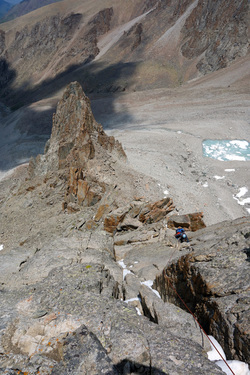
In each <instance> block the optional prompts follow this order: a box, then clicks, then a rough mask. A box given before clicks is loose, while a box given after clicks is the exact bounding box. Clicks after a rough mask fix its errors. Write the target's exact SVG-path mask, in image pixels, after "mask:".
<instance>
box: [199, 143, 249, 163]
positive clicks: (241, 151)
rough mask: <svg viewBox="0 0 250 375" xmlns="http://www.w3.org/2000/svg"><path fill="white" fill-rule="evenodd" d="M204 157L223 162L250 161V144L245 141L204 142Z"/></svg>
mask: <svg viewBox="0 0 250 375" xmlns="http://www.w3.org/2000/svg"><path fill="white" fill-rule="evenodd" d="M202 150H203V155H204V156H206V157H209V158H212V159H217V160H221V161H229V160H239V161H246V160H250V143H249V142H248V141H245V140H232V141H231V140H213V139H206V140H204V141H203V142H202Z"/></svg>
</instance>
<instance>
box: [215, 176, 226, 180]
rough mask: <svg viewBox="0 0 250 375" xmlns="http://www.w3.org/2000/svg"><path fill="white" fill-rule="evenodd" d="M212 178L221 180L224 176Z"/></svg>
mask: <svg viewBox="0 0 250 375" xmlns="http://www.w3.org/2000/svg"><path fill="white" fill-rule="evenodd" d="M214 178H215V179H216V180H223V178H225V176H214Z"/></svg>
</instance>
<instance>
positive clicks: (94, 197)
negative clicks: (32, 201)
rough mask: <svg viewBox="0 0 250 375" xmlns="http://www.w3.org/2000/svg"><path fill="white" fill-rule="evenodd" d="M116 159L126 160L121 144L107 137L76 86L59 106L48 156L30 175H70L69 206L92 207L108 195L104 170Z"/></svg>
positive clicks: (32, 166)
mask: <svg viewBox="0 0 250 375" xmlns="http://www.w3.org/2000/svg"><path fill="white" fill-rule="evenodd" d="M116 158H118V159H123V160H125V159H126V155H125V153H124V151H123V148H122V146H121V144H120V143H119V142H118V141H115V139H114V138H113V137H108V136H107V135H106V134H105V132H104V131H103V129H102V126H101V125H100V124H98V123H97V122H96V121H95V119H94V117H93V114H92V111H91V107H90V101H89V99H88V98H87V97H86V96H85V94H84V93H83V91H82V88H81V86H80V84H79V83H77V82H73V83H71V84H70V85H68V86H67V88H66V89H65V92H64V94H63V97H62V99H61V101H60V102H59V103H58V106H57V110H56V113H55V115H54V117H53V127H52V134H51V138H50V140H49V141H48V143H47V145H46V148H45V154H44V155H39V156H38V157H37V159H36V161H34V160H32V161H31V163H30V174H31V176H34V175H42V174H47V173H49V172H53V173H55V172H56V173H58V172H60V173H61V174H62V173H63V174H64V175H66V176H67V175H68V176H69V177H68V187H67V194H66V206H67V203H70V202H71V203H78V204H79V205H86V206H92V205H94V204H95V203H97V202H98V201H99V200H100V199H101V198H102V195H103V194H104V193H105V191H106V185H107V184H106V183H105V182H104V180H105V176H104V173H103V170H105V168H109V166H110V163H111V161H113V160H115V159H116ZM106 174H107V171H106ZM66 206H65V207H66Z"/></svg>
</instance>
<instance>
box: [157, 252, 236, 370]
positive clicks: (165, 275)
mask: <svg viewBox="0 0 250 375" xmlns="http://www.w3.org/2000/svg"><path fill="white" fill-rule="evenodd" d="M175 251H176V249H174V251H173V253H172V254H171V257H170V260H171V261H172V258H173V255H174V253H175ZM170 260H169V263H170ZM163 275H164V278H166V279H167V281H168V283H169V285H170V286H171V288H172V289H173V291H174V292H175V293H176V295H177V296H178V298H179V299H180V301H181V302H182V303H183V305H184V306H185V307H186V309H187V310H188V311H189V312H190V314H192V316H193V318H194V320H195V321H196V323H197V324H198V325H199V327H200V329H201V330H202V332H203V333H204V334H205V336H206V337H207V338H208V340H209V342H210V344H211V345H212V346H213V347H214V349H215V350H216V351H217V353H218V354H219V356H220V357H221V359H222V360H223V361H224V362H225V364H226V366H227V367H228V368H229V370H230V371H231V373H232V374H233V375H235V373H234V372H233V370H232V369H231V367H230V366H229V364H228V363H227V361H226V360H225V359H224V358H223V357H222V355H221V353H220V352H219V350H218V349H217V348H216V346H215V345H214V344H213V342H212V340H211V339H210V338H209V337H208V335H207V333H206V332H205V330H204V329H203V327H202V326H201V324H200V323H199V322H198V320H197V319H196V317H195V315H194V314H193V313H192V311H191V310H190V309H189V307H188V306H187V304H186V303H185V302H184V301H183V299H182V298H181V296H180V295H179V293H178V292H177V290H176V289H175V288H174V286H173V284H172V282H171V280H170V278H169V277H168V276H167V274H166V269H165V270H164V271H163Z"/></svg>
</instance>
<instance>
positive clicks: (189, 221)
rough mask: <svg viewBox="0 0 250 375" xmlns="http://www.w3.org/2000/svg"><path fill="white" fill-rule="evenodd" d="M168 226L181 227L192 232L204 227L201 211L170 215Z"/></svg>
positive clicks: (172, 227)
mask: <svg viewBox="0 0 250 375" xmlns="http://www.w3.org/2000/svg"><path fill="white" fill-rule="evenodd" d="M168 227H169V228H171V229H175V228H178V227H182V228H185V229H186V230H190V231H193V232H195V231H196V230H198V229H202V228H205V227H206V225H205V223H204V221H203V212H196V213H193V214H187V215H172V216H171V217H169V219H168Z"/></svg>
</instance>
